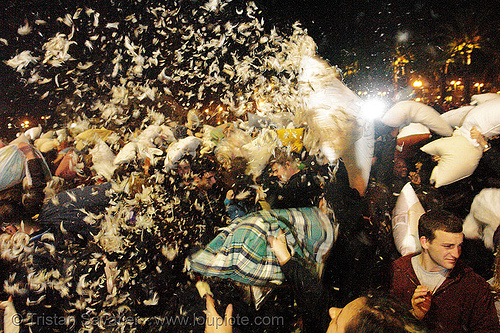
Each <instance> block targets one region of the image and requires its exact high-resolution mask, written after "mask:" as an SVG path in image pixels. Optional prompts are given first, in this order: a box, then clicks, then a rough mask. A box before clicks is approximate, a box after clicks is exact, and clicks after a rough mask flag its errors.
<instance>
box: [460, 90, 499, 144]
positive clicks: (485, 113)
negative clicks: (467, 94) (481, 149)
mask: <svg viewBox="0 0 500 333" xmlns="http://www.w3.org/2000/svg"><path fill="white" fill-rule="evenodd" d="M473 126H475V127H476V128H477V129H478V131H479V132H481V134H483V135H484V136H485V137H487V138H491V137H492V136H495V135H499V134H500V98H495V99H492V100H489V101H488V102H485V103H482V104H479V105H478V106H476V107H475V108H474V109H472V110H471V111H470V112H469V113H468V114H467V116H466V117H465V119H464V123H463V125H462V127H463V128H464V129H465V130H466V131H470V129H471V128H472V127H473Z"/></svg>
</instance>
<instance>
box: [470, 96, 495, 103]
mask: <svg viewBox="0 0 500 333" xmlns="http://www.w3.org/2000/svg"><path fill="white" fill-rule="evenodd" d="M496 98H500V95H499V94H497V93H485V94H478V95H473V96H472V97H471V104H483V103H486V102H488V101H491V100H492V99H496Z"/></svg>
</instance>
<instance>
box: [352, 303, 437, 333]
mask: <svg viewBox="0 0 500 333" xmlns="http://www.w3.org/2000/svg"><path fill="white" fill-rule="evenodd" d="M363 299H364V302H365V307H364V308H363V309H362V310H361V311H360V312H359V313H358V314H357V315H356V316H355V317H354V318H353V319H352V320H351V322H350V323H349V324H348V325H347V327H346V329H345V333H356V332H364V333H385V332H387V333H407V332H411V333H424V332H427V329H426V328H425V327H424V326H423V324H422V323H421V322H419V321H418V320H417V319H416V318H415V317H414V316H413V315H412V314H411V313H410V309H409V308H408V307H406V306H405V305H404V304H403V303H401V302H400V301H398V300H396V299H395V298H393V297H392V296H389V295H387V294H382V293H377V294H369V295H367V296H365V297H363Z"/></svg>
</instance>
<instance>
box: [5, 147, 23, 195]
mask: <svg viewBox="0 0 500 333" xmlns="http://www.w3.org/2000/svg"><path fill="white" fill-rule="evenodd" d="M25 163H26V157H25V156H24V154H23V152H22V151H21V150H20V149H19V148H18V147H17V146H16V145H8V146H5V147H3V148H1V149H0V191H2V190H5V189H7V188H9V187H12V186H14V185H16V184H19V183H20V182H22V180H23V178H24V175H25V168H24V166H25Z"/></svg>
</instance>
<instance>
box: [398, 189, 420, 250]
mask: <svg viewBox="0 0 500 333" xmlns="http://www.w3.org/2000/svg"><path fill="white" fill-rule="evenodd" d="M424 213H425V210H424V207H423V206H422V204H421V203H420V201H419V200H418V197H417V194H416V193H415V191H414V190H413V187H412V186H411V183H408V184H406V185H405V186H403V189H401V193H400V194H399V197H398V200H397V201H396V206H395V207H394V210H393V211H392V235H393V237H394V243H395V244H396V248H397V250H398V252H399V253H400V254H401V255H402V256H404V255H407V254H409V253H415V252H419V251H420V250H421V249H422V247H421V245H420V239H419V237H418V220H419V219H420V216H422V215H423V214H424Z"/></svg>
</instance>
